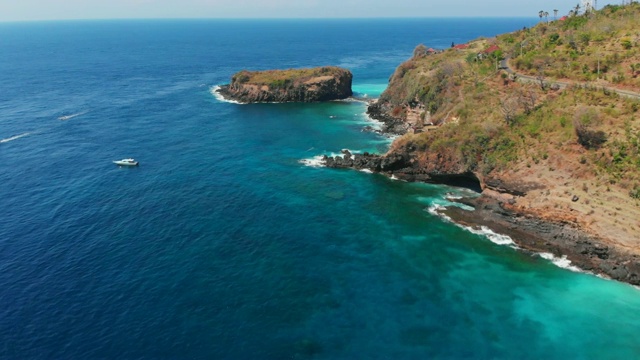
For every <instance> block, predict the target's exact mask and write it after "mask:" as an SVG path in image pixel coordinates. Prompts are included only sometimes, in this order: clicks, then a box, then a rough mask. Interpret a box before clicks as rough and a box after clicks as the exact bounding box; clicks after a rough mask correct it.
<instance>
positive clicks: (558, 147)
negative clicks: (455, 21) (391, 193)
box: [380, 4, 640, 191]
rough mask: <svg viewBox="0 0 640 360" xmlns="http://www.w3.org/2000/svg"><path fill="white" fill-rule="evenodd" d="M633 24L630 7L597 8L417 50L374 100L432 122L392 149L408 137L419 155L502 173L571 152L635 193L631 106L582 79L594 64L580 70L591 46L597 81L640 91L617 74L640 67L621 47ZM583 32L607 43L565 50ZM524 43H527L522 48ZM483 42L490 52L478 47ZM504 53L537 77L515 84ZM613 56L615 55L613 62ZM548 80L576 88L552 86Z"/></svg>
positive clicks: (636, 142) (634, 110) (418, 122)
mask: <svg viewBox="0 0 640 360" xmlns="http://www.w3.org/2000/svg"><path fill="white" fill-rule="evenodd" d="M639 25H640V6H639V5H637V4H632V5H628V6H624V7H620V6H607V7H605V8H604V9H603V10H601V11H598V12H596V13H591V14H580V15H574V16H572V17H568V18H567V19H566V20H564V21H554V22H549V23H547V22H543V23H540V24H539V25H537V26H535V27H533V28H531V29H523V30H520V31H517V32H514V33H510V34H505V35H500V36H498V37H497V38H495V39H479V40H476V41H473V42H470V43H469V44H468V47H466V48H464V49H454V48H452V49H448V50H446V51H444V52H442V53H439V54H435V55H424V53H423V52H422V51H418V52H417V53H418V55H414V57H413V58H411V59H410V60H408V61H406V62H405V63H403V64H402V65H400V66H399V67H398V68H397V70H396V72H395V73H394V75H393V76H392V79H391V82H390V86H389V88H388V90H387V91H386V92H385V93H384V94H383V95H382V96H381V98H380V102H382V103H387V106H388V108H389V111H390V112H391V114H392V115H394V116H398V117H405V118H407V120H409V122H410V123H412V125H413V126H414V127H417V128H418V129H419V130H420V129H422V127H423V126H424V125H426V124H427V123H433V124H435V125H441V126H440V127H439V128H438V129H437V130H436V131H433V130H432V131H427V132H420V133H417V134H410V135H407V136H406V137H404V138H403V139H401V140H399V141H398V142H396V144H395V145H394V146H395V147H399V146H404V145H405V144H407V143H411V144H412V146H415V147H416V148H417V149H419V150H420V151H426V150H430V151H440V150H443V149H447V151H449V150H450V151H453V153H450V155H451V156H453V157H455V158H458V160H459V161H462V162H464V163H465V164H466V166H467V167H468V169H469V170H472V171H478V172H480V173H483V174H487V173H490V172H492V171H494V170H506V169H509V168H510V167H512V166H513V165H514V163H523V164H525V165H527V166H529V167H530V166H532V165H534V164H539V163H540V162H541V161H544V160H547V159H548V158H549V156H550V154H552V153H562V152H565V151H568V150H569V149H570V150H571V151H572V152H575V153H576V154H579V156H578V163H577V164H575V166H576V167H578V168H585V167H587V168H589V171H593V172H594V173H595V174H596V175H597V177H598V178H599V179H600V180H601V181H602V182H604V183H608V184H609V185H616V184H617V185H620V186H622V187H624V188H626V189H629V191H635V190H634V189H638V188H640V131H639V130H640V120H639V119H638V115H639V114H638V110H639V109H640V102H639V101H638V99H632V98H627V97H621V96H620V95H618V94H616V93H615V92H613V91H610V90H608V89H607V87H613V86H615V85H616V84H617V83H620V82H617V83H616V82H614V81H609V82H608V83H607V82H606V81H607V80H603V81H599V82H586V81H584V80H587V79H591V78H592V77H591V76H592V75H593V76H595V74H596V73H595V71H596V69H595V68H591V67H589V70H588V74H587V75H585V73H583V72H582V68H583V67H584V65H583V64H588V66H592V65H594V64H595V63H594V61H595V60H597V58H596V57H594V54H596V52H598V53H599V54H602V55H601V56H602V59H603V64H602V65H601V69H600V71H601V75H602V76H603V77H605V76H608V77H607V78H608V79H610V80H614V79H616V80H617V79H621V78H624V79H627V80H625V82H624V84H625V85H628V88H629V89H631V90H633V89H638V91H640V83H637V82H636V81H637V79H636V78H635V77H634V76H633V75H632V74H630V73H629V71H627V72H626V75H624V74H623V69H624V66H625V64H635V63H640V52H638V51H639V50H640V44H637V43H636V41H635V40H634V42H633V43H632V46H631V48H630V49H624V46H623V45H622V44H623V41H625V40H624V39H626V38H627V37H629V34H630V33H633V34H634V36H635V35H636V32H635V31H634V30H633V28H634V27H635V28H638V26H639ZM598 29H600V31H597V30H598ZM614 29H615V31H614ZM584 34H589V37H590V38H594V39H601V38H605V35H606V38H605V39H606V40H602V41H603V42H604V43H606V44H605V45H604V46H602V45H603V44H602V43H601V42H597V43H591V42H582V43H580V45H579V48H578V50H576V49H573V48H572V46H573V45H571V44H572V43H573V40H571V39H576V38H586V37H587V36H586V35H584ZM637 35H638V36H639V37H638V41H640V33H637ZM523 42H524V43H526V44H527V46H526V48H524V49H521V48H520V44H521V43H523ZM492 46H494V49H496V48H497V50H495V51H491V52H488V53H487V52H483V51H484V50H486V49H488V48H490V47H492ZM623 49H624V52H623V51H622V50H623ZM521 51H522V55H521ZM616 54H618V55H616ZM504 57H509V58H510V59H511V64H513V65H514V68H515V69H516V71H518V72H520V71H522V72H525V71H524V70H527V69H529V67H528V65H527V66H523V65H522V64H529V63H531V64H536V66H538V65H539V66H538V68H539V72H537V73H536V72H532V73H530V74H531V75H532V76H535V77H536V79H537V81H532V82H528V83H525V82H518V81H514V77H513V75H511V74H509V73H507V72H506V71H504V70H500V69H498V68H499V64H500V60H501V59H502V58H504ZM605 59H608V61H609V62H606V61H605ZM613 59H618V60H616V61H618V62H617V63H616V64H617V66H614V60H613ZM567 62H568V63H567ZM517 64H520V67H518V65H517ZM576 64H577V65H576ZM638 67H639V68H640V65H638ZM523 68H524V70H521V69H523ZM630 68H631V67H630V66H629V69H630ZM531 69H535V66H532V67H531ZM571 69H580V72H573V71H569V70H571ZM605 69H606V71H605ZM618 71H619V72H618ZM559 74H562V75H563V76H562V77H557V75H559ZM553 79H560V80H564V81H567V79H568V80H569V81H575V84H574V85H571V86H568V87H567V88H566V89H560V88H559V87H558V86H554V85H553ZM636 83H637V85H636ZM603 87H604V88H603ZM412 115H413V117H414V119H413V120H412V119H411V116H412ZM576 145H581V146H578V147H576ZM567 165H568V166H569V164H567Z"/></svg>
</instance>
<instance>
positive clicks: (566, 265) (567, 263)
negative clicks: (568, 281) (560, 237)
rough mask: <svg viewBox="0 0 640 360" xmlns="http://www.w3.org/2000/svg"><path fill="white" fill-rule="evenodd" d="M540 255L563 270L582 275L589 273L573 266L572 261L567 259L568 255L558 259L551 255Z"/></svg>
mask: <svg viewBox="0 0 640 360" xmlns="http://www.w3.org/2000/svg"><path fill="white" fill-rule="evenodd" d="M538 255H539V256H540V257H541V258H543V259H546V260H549V261H551V263H553V264H554V265H555V266H557V267H560V268H563V269H567V270H571V271H574V272H581V273H588V274H590V273H589V272H587V271H584V270H582V269H580V268H579V267H577V266H574V265H571V260H569V259H567V256H566V255H562V256H561V257H557V256H555V255H553V254H551V253H538Z"/></svg>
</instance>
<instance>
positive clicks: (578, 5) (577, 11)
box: [573, 4, 580, 16]
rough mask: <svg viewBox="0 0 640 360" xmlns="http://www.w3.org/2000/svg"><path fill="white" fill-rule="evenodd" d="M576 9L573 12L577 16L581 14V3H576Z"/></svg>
mask: <svg viewBox="0 0 640 360" xmlns="http://www.w3.org/2000/svg"><path fill="white" fill-rule="evenodd" d="M574 10H575V11H574V12H573V14H574V15H576V16H578V15H580V4H576V7H575V8H574Z"/></svg>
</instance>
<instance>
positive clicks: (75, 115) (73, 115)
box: [58, 111, 88, 121]
mask: <svg viewBox="0 0 640 360" xmlns="http://www.w3.org/2000/svg"><path fill="white" fill-rule="evenodd" d="M86 113H88V111H83V112H79V113H76V114H71V115H63V116H60V117H59V118H58V120H62V121H67V120H71V119H73V118H74V117H78V116H81V115H84V114H86Z"/></svg>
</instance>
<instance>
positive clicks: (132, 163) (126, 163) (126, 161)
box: [113, 159, 138, 166]
mask: <svg viewBox="0 0 640 360" xmlns="http://www.w3.org/2000/svg"><path fill="white" fill-rule="evenodd" d="M113 163H114V164H116V165H119V166H138V162H137V161H135V160H133V159H122V160H116V161H114V162H113Z"/></svg>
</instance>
